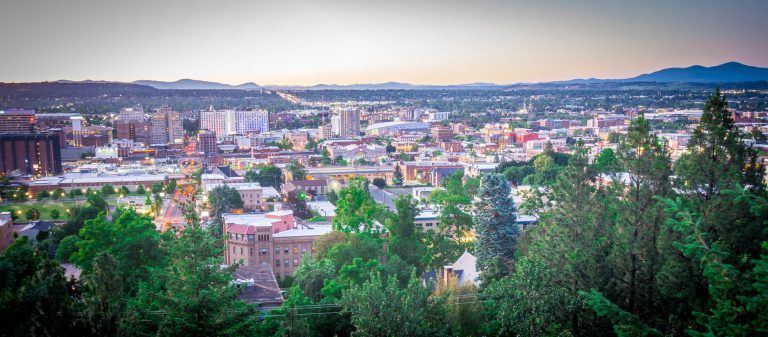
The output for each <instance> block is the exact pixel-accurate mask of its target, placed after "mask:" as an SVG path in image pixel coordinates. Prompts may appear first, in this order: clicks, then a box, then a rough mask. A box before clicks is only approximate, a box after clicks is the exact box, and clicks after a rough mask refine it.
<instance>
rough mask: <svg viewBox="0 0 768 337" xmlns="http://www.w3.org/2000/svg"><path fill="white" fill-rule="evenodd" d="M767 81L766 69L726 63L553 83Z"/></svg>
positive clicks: (737, 63)
mask: <svg viewBox="0 0 768 337" xmlns="http://www.w3.org/2000/svg"><path fill="white" fill-rule="evenodd" d="M759 81H768V68H760V67H753V66H748V65H745V64H742V63H739V62H728V63H723V64H721V65H718V66H713V67H704V66H699V65H695V66H690V67H687V68H666V69H662V70H658V71H654V72H652V73H649V74H642V75H639V76H635V77H632V78H624V79H596V78H588V79H576V80H570V81H559V82H555V83H565V84H567V83H601V82H657V83H738V82H759Z"/></svg>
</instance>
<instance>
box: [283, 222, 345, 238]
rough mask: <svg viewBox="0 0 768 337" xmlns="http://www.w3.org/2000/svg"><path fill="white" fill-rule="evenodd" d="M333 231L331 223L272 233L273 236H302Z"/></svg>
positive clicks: (318, 234)
mask: <svg viewBox="0 0 768 337" xmlns="http://www.w3.org/2000/svg"><path fill="white" fill-rule="evenodd" d="M331 231H333V227H332V226H331V225H313V226H312V227H311V228H297V229H289V230H287V231H282V232H280V233H275V234H273V235H272V237H274V238H294V237H302V236H320V235H325V234H328V233H330V232H331Z"/></svg>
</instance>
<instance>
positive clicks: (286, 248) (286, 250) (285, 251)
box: [283, 246, 288, 254]
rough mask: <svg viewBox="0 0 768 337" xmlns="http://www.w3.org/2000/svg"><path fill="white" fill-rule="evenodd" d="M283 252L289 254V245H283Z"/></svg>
mask: <svg viewBox="0 0 768 337" xmlns="http://www.w3.org/2000/svg"><path fill="white" fill-rule="evenodd" d="M283 252H284V253H286V254H288V246H285V247H283Z"/></svg>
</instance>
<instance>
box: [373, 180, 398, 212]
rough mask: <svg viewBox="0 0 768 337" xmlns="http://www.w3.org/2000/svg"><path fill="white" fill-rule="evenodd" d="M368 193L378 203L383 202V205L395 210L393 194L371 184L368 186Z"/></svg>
mask: <svg viewBox="0 0 768 337" xmlns="http://www.w3.org/2000/svg"><path fill="white" fill-rule="evenodd" d="M368 193H369V194H370V195H371V197H373V200H374V201H376V202H378V203H380V204H384V205H385V206H387V207H389V209H391V210H393V211H394V210H395V203H394V199H395V195H394V194H392V193H390V192H387V191H385V190H382V189H379V188H378V187H376V186H373V185H370V186H369V187H368Z"/></svg>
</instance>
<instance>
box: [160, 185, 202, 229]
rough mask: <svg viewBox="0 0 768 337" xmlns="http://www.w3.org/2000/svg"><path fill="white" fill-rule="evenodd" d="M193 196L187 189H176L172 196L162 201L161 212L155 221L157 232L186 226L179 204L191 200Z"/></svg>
mask: <svg viewBox="0 0 768 337" xmlns="http://www.w3.org/2000/svg"><path fill="white" fill-rule="evenodd" d="M192 196H193V194H191V193H190V191H189V190H188V189H181V188H180V189H177V190H176V191H175V192H173V196H171V197H170V198H168V199H166V200H163V210H162V211H161V212H160V216H159V217H157V218H156V219H155V225H156V226H157V230H158V231H161V232H165V231H167V230H168V229H169V228H172V227H173V228H181V227H184V225H186V221H185V220H184V214H183V213H182V210H181V203H182V202H184V201H187V200H190V199H191V198H192Z"/></svg>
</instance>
